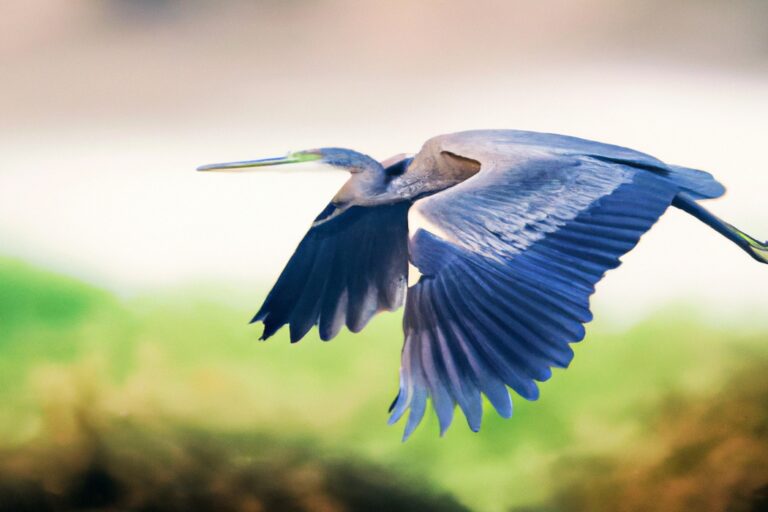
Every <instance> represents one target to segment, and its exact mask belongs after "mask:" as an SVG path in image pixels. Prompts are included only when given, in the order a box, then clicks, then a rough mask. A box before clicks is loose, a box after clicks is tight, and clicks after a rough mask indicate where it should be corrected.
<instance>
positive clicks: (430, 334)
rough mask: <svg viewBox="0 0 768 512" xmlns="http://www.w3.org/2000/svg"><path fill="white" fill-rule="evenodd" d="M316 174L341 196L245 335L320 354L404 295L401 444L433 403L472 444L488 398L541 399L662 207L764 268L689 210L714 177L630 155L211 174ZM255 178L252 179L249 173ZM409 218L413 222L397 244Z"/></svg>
mask: <svg viewBox="0 0 768 512" xmlns="http://www.w3.org/2000/svg"><path fill="white" fill-rule="evenodd" d="M315 159H322V160H323V161H324V162H326V163H328V164H330V165H333V166H336V167H342V168H345V169H347V170H349V171H350V173H351V178H350V180H349V181H348V182H347V183H346V184H345V185H344V187H342V189H341V190H340V191H339V192H338V194H337V195H336V196H335V197H334V199H333V201H332V202H331V204H329V206H328V207H327V208H326V209H325V210H324V211H323V212H322V213H321V214H320V215H319V216H318V217H317V219H316V221H315V224H314V225H313V227H312V229H310V231H309V232H308V233H307V235H306V236H305V238H304V239H303V240H302V241H301V243H300V244H299V246H298V248H297V249H296V252H295V253H294V255H293V256H292V257H291V259H290V260H289V262H288V264H287V265H286V268H285V269H284V270H283V272H282V274H281V275H280V277H279V278H278V280H277V283H276V284H275V286H274V288H273V289H272V291H271V292H270V293H269V295H268V296H267V298H266V300H265V302H264V305H263V306H262V307H261V309H260V310H259V312H258V313H257V314H256V316H255V317H254V321H262V322H263V323H264V333H263V335H262V338H263V339H266V338H268V337H270V336H271V335H272V334H274V333H275V332H276V331H277V330H278V329H279V328H280V327H282V326H283V325H286V324H287V325H289V328H290V335H291V341H298V340H299V339H301V338H302V337H303V336H304V335H305V334H306V333H307V332H308V331H309V330H310V329H311V328H312V327H313V326H315V325H318V326H319V330H320V337H321V338H322V339H324V340H328V339H331V338H332V337H334V336H335V335H336V334H337V333H338V331H339V329H340V328H341V327H342V326H343V325H346V326H347V327H348V328H349V329H350V330H352V331H355V332H356V331H359V330H360V329H362V328H363V326H364V325H365V324H366V323H367V322H368V320H369V319H370V318H371V317H372V316H373V315H374V314H376V313H377V312H378V311H382V310H394V309H396V308H398V307H399V306H400V305H401V304H402V301H403V295H404V293H405V289H406V276H407V272H408V268H407V267H408V261H409V259H410V261H411V263H413V265H415V267H417V268H418V270H419V272H420V273H421V276H420V278H419V279H418V282H417V283H416V284H415V285H413V286H411V287H410V288H409V289H408V293H407V300H406V305H405V314H404V319H403V327H404V331H405V344H404V346H403V351H402V365H401V370H400V390H399V393H398V395H397V397H396V399H395V400H394V402H393V403H392V406H391V408H390V412H391V416H390V422H396V421H398V420H399V419H400V418H401V417H402V416H404V415H405V413H406V412H408V411H409V410H410V412H409V413H408V419H407V422H406V426H405V433H404V437H405V438H407V437H408V436H409V435H411V433H412V432H413V431H414V429H415V428H416V427H417V426H418V424H419V423H420V421H421V420H422V418H423V416H424V414H425V413H426V410H427V404H428V402H431V404H432V406H433V408H434V410H435V412H436V414H437V417H438V420H439V423H440V431H441V433H443V432H445V430H446V429H447V428H448V426H449V425H450V424H451V422H452V421H453V416H454V408H455V406H456V405H458V406H459V408H460V409H461V411H462V412H463V413H464V415H465V417H466V419H467V423H468V424H469V426H470V428H471V429H472V430H478V429H479V428H480V425H481V421H482V414H483V407H482V396H483V395H485V396H486V397H487V398H488V400H489V401H490V402H491V404H492V405H493V407H494V408H495V409H496V411H497V412H498V413H499V414H500V415H501V416H503V417H509V416H511V415H512V407H513V405H512V400H511V397H510V394H509V392H508V389H512V390H514V391H515V393H517V394H518V395H520V396H521V397H523V398H525V399H528V400H535V399H537V398H538V396H539V395H538V393H539V390H538V386H537V382H542V381H546V380H547V379H549V378H550V376H551V375H552V370H551V368H552V367H561V368H564V367H567V366H568V365H569V364H570V362H571V359H572V358H573V350H572V349H571V347H570V343H573V342H578V341H580V340H582V339H583V338H584V335H585V329H584V324H585V323H587V322H589V321H590V320H591V319H592V313H591V312H590V310H589V297H590V296H591V294H592V293H593V292H594V290H595V285H596V283H597V282H598V281H599V280H600V279H601V278H602V277H603V275H604V274H605V272H606V271H608V270H610V269H613V268H616V267H618V266H619V265H620V263H621V262H620V259H619V258H620V257H621V256H622V255H623V254H625V253H627V252H628V251H630V250H632V248H633V247H634V246H635V245H636V244H637V242H638V240H639V239H640V237H641V235H642V234H643V233H645V232H646V231H647V230H648V229H650V227H651V226H652V225H653V224H654V223H655V222H656V221H657V220H658V218H659V217H660V216H661V215H662V214H663V213H664V211H665V210H666V209H667V208H668V207H669V206H670V205H674V206H676V207H678V208H680V209H682V210H683V211H686V212H687V213H689V214H691V215H693V216H694V217H696V218H697V219H699V220H701V221H703V222H704V223H706V224H707V225H709V226H711V227H712V228H714V229H715V230H716V231H718V232H719V233H721V234H723V235H724V236H725V237H726V238H728V239H729V240H731V241H732V242H734V243H736V244H737V245H738V246H739V247H740V248H742V249H743V250H745V251H746V252H748V253H749V254H750V255H751V256H752V257H753V258H755V259H756V260H758V261H761V262H763V263H768V245H766V243H764V242H760V241H758V240H756V239H754V238H752V237H750V236H749V235H747V234H745V233H744V232H742V231H740V230H738V229H736V228H735V227H733V226H732V225H730V224H728V223H726V222H724V221H722V220H720V219H718V218H717V217H715V216H714V215H712V214H711V213H709V212H707V211H706V210H705V209H704V208H702V207H701V206H700V205H699V204H698V203H697V202H696V201H697V200H700V199H708V198H714V197H719V196H720V195H722V194H723V193H724V190H725V189H724V188H723V186H722V185H721V184H720V183H718V182H717V181H716V180H715V179H714V178H713V177H712V175H710V174H708V173H706V172H703V171H698V170H695V169H689V168H685V167H680V166H675V165H668V164H666V163H664V162H662V161H661V160H658V159H657V158H654V157H652V156H650V155H647V154H645V153H641V152H638V151H634V150H632V149H628V148H623V147H619V146H614V145H610V144H603V143H599V142H594V141H589V140H584V139H579V138H576V137H568V136H564V135H556V134H548V133H535V132H524V131H517V130H479V131H471V132H461V133H455V134H448V135H442V136H439V137H435V138H433V139H430V140H429V141H427V142H426V143H425V144H424V147H423V148H422V149H421V151H419V152H418V153H417V154H416V155H414V156H413V157H409V156H405V155H400V156H398V157H396V158H393V159H390V160H388V161H386V162H384V164H380V163H378V162H376V161H375V160H373V159H371V158H370V157H368V156H366V155H363V154H361V153H357V152H354V151H351V150H345V149H341V148H320V149H316V150H308V151H303V152H298V153H291V154H289V155H288V156H287V157H285V158H282V159H268V160H257V161H248V162H236V163H234V164H221V165H219V166H206V167H203V169H204V170H211V169H216V168H221V169H229V168H233V167H234V168H242V167H243V166H245V164H248V165H250V164H253V165H258V166H262V165H266V164H265V162H270V163H289V162H297V161H309V160H315ZM253 162H255V163H253ZM409 209H410V210H411V213H413V214H414V215H417V214H418V215H420V216H421V217H422V218H423V220H424V221H426V224H425V227H424V228H420V229H416V230H415V232H414V233H412V234H411V235H410V239H409V232H408V214H409Z"/></svg>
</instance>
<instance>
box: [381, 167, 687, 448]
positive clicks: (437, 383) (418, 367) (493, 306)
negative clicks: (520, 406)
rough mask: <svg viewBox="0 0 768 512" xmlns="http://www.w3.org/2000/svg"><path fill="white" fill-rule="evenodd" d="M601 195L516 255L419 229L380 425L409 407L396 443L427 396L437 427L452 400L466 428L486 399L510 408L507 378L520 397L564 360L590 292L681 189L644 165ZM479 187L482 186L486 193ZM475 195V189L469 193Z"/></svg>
mask: <svg viewBox="0 0 768 512" xmlns="http://www.w3.org/2000/svg"><path fill="white" fill-rule="evenodd" d="M633 172H634V175H633V176H632V179H631V180H630V181H628V182H626V183H623V184H621V185H619V186H618V187H617V188H615V189H614V190H613V191H611V192H610V193H607V194H606V195H603V196H602V197H600V198H598V199H597V200H595V201H594V202H592V203H591V204H590V205H589V206H588V207H587V208H585V209H583V210H582V211H581V213H579V214H578V215H577V216H575V217H574V218H573V219H571V220H570V221H567V222H565V223H563V224H562V225H561V226H559V228H558V229H556V230H555V231H552V232H549V233H546V234H545V235H544V236H543V237H542V238H540V239H538V240H536V241H534V242H533V243H531V244H530V245H529V246H528V247H527V248H526V249H525V250H524V251H522V252H519V253H517V254H514V255H511V256H509V257H506V258H502V259H495V258H490V257H488V256H487V255H483V254H482V253H479V252H477V251H472V250H470V249H468V248H465V247H460V246H459V245H456V244H454V243H450V242H448V241H445V240H443V239H441V238H439V237H437V236H435V235H433V234H432V233H430V232H428V231H424V230H418V231H417V232H416V233H415V234H414V236H413V238H412V239H411V242H410V250H411V259H412V261H413V263H414V265H416V267H418V268H419V270H420V271H421V273H422V277H421V278H420V280H419V282H418V283H417V284H416V285H414V286H412V287H411V288H410V289H409V290H408V297H407V300H406V307H405V317H404V329H405V333H406V341H405V345H404V347H403V353H402V366H401V370H400V390H399V394H398V396H397V398H396V399H395V401H394V402H393V404H392V406H391V408H390V412H391V416H390V424H391V423H395V422H396V421H398V420H399V419H400V418H401V417H402V416H403V414H404V413H405V412H406V411H407V410H408V409H410V413H409V415H408V420H407V423H406V426H405V432H404V436H403V439H404V440H405V439H407V438H408V437H409V436H410V435H411V433H412V432H413V431H414V429H415V428H416V427H417V426H418V424H419V423H420V421H421V419H422V417H423V416H424V413H425V410H426V404H427V400H428V399H429V400H430V401H431V403H432V406H433V408H434V409H435V412H436V413H437V417H438V420H439V423H440V431H441V435H442V434H443V433H444V432H445V431H446V429H447V428H448V426H449V425H450V424H451V421H452V418H453V410H454V406H455V404H458V405H459V407H460V408H461V410H462V411H463V412H464V414H465V416H466V418H467V422H468V424H469V427H470V428H471V429H472V430H473V431H477V430H478V429H479V428H480V423H481V419H482V409H483V408H482V397H481V395H485V396H486V397H487V398H488V400H489V401H490V403H491V404H492V405H493V406H494V408H495V409H496V410H497V411H498V413H499V414H500V415H501V416H502V417H509V416H510V415H511V414H512V402H511V399H510V396H509V392H508V391H507V386H509V387H510V388H511V389H513V390H514V391H515V392H516V393H517V394H519V395H520V396H522V397H523V398H525V399H528V400H535V399H536V398H537V397H538V387H537V384H536V381H540V382H543V381H546V380H547V379H549V377H550V376H551V369H550V368H551V367H562V368H564V367H567V366H568V365H569V363H570V361H571V359H572V357H573V351H572V349H571V347H570V346H569V343H572V342H578V341H580V340H582V339H583V338H584V334H585V330H584V324H585V323H587V322H589V321H590V320H591V318H592V315H591V313H590V311H589V297H590V296H591V294H592V293H593V292H594V289H595V284H596V283H597V282H598V281H599V280H600V279H601V278H602V277H603V275H604V274H605V272H606V271H607V270H610V269H613V268H615V267H618V266H619V265H620V264H621V262H620V260H619V257H620V256H622V255H623V254H625V253H626V252H628V251H630V250H631V249H632V248H633V247H634V246H635V245H636V244H637V242H638V240H639V239H640V236H641V235H642V234H643V233H645V232H646V231H647V230H648V229H649V228H650V227H651V226H652V225H653V224H654V223H655V222H656V221H657V220H658V218H659V217H660V216H661V215H662V214H663V213H664V211H665V210H666V209H667V207H668V206H669V205H670V203H671V202H672V200H673V198H674V196H675V195H676V194H677V192H678V191H679V190H680V188H679V187H678V186H677V185H675V184H674V183H671V182H670V181H669V180H667V179H664V178H663V177H660V176H658V175H655V174H653V173H650V172H647V171H641V170H638V171H633ZM489 193H490V192H489ZM473 194H475V197H476V199H477V200H478V201H482V200H483V198H482V191H477V190H474V191H473Z"/></svg>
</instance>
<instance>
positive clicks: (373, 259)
mask: <svg viewBox="0 0 768 512" xmlns="http://www.w3.org/2000/svg"><path fill="white" fill-rule="evenodd" d="M409 206H410V203H398V204H392V205H384V206H376V207H360V206H354V207H351V208H349V209H346V210H344V211H340V210H337V209H336V207H335V206H334V205H333V204H329V205H328V207H327V208H326V209H325V210H323V212H322V213H321V214H320V215H319V216H318V217H317V219H316V220H315V223H314V225H313V227H312V228H311V229H310V230H309V232H308V233H307V234H306V236H305V237H304V239H303V240H302V241H301V243H300V244H299V246H298V247H297V248H296V252H294V254H293V256H292V257H291V259H290V260H289V261H288V264H287V265H286V266H285V269H284V270H283V272H282V273H281V274H280V277H279V278H278V280H277V283H276V284H275V286H274V287H273V288H272V291H270V292H269V295H268V296H267V298H266V300H265V301H264V304H263V305H262V306H261V309H259V312H258V313H256V316H255V317H254V318H253V322H258V321H262V322H264V333H263V334H262V336H261V339H267V338H269V337H270V336H272V335H273V334H274V333H275V332H276V331H277V330H278V329H280V327H282V326H283V325H285V324H288V325H289V328H290V334H291V342H296V341H298V340H300V339H301V338H303V337H304V335H305V334H307V332H309V330H310V329H311V328H312V326H314V325H319V326H320V337H321V338H322V339H323V340H330V339H331V338H333V337H334V336H336V334H338V332H339V330H340V329H341V327H342V326H343V325H345V324H346V325H347V327H348V328H349V329H350V330H351V331H353V332H358V331H360V330H361V329H362V328H363V327H365V324H366V323H368V321H369V320H370V319H371V317H373V315H375V314H376V313H377V312H379V311H383V310H389V311H392V310H395V309H397V308H399V307H400V306H401V305H402V303H403V298H404V297H405V289H406V286H407V275H408V274H407V273H408V208H409Z"/></svg>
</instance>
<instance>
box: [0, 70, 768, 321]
mask: <svg viewBox="0 0 768 512" xmlns="http://www.w3.org/2000/svg"><path fill="white" fill-rule="evenodd" d="M564 77H567V79H564ZM309 78H311V77H309ZM281 87H287V88H289V89H290V90H291V91H293V92H294V94H293V95H292V96H291V94H290V93H287V96H288V97H292V98H293V99H294V100H295V101H292V102H289V103H285V102H281V101H270V99H269V95H270V94H277V91H278V90H279V89H280V88H281ZM302 87H303V86H302V84H301V83H296V82H291V83H289V84H283V83H280V82H279V81H273V82H269V81H265V82H264V84H263V87H262V88H261V90H258V91H252V90H249V89H248V88H247V87H246V86H245V84H244V85H243V87H242V88H241V89H240V90H239V89H237V88H230V90H234V91H235V97H234V99H232V100H231V101H230V102H229V103H228V102H226V101H225V102H223V103H222V102H219V103H217V104H216V105H217V108H212V107H207V108H206V107H205V106H203V107H201V108H200V111H199V115H198V117H193V116H189V117H187V118H185V119H182V120H179V121H174V120H169V119H167V118H161V119H160V120H159V121H158V122H157V123H154V124H151V125H150V124H148V123H145V122H141V121H140V120H131V119H130V118H129V117H123V118H121V119H120V120H119V121H115V122H110V123H102V124H99V123H93V122H89V121H88V119H86V120H76V119H74V120H70V119H62V120H57V121H56V122H52V123H51V124H49V125H47V126H44V127H41V128H40V129H38V130H30V129H24V130H19V131H16V130H14V127H12V126H6V127H0V134H2V137H1V138H0V144H1V145H2V147H0V151H1V154H2V163H1V164H0V244H2V253H3V254H6V255H15V256H19V257H22V258H24V259H27V260H31V261H34V262H37V263H41V264H44V265H46V266H49V267H53V268H55V269H58V270H61V271H64V272H67V273H69V274H74V275H76V276H79V277H82V278H85V279H87V280H90V281H92V282H96V283H98V284H100V285H102V286H106V287H108V288H111V289H113V290H116V291H118V292H120V293H127V294H132V293H135V292H141V291H147V290H152V289H156V288H157V287H168V286H177V285H182V284H184V283H189V282H200V281H203V282H213V283H219V284H227V285H229V284H236V285H237V286H243V287H246V286H247V287H251V286H257V285H260V284H267V283H268V282H270V281H272V280H273V279H274V278H275V277H276V276H277V273H278V272H279V271H280V269H281V268H282V265H283V264H284V263H285V261H286V259H287V258H288V256H289V255H290V253H291V251H292V249H293V248H294V247H295V245H296V244H297V242H298V241H299V239H300V238H301V236H302V235H303V233H304V231H305V230H306V228H307V227H308V225H309V223H310V221H311V220H312V219H313V217H314V216H315V215H316V214H317V213H318V212H319V211H320V210H321V209H322V208H323V206H324V205H325V204H326V203H327V201H328V200H329V198H330V197H331V196H332V195H333V193H334V192H335V190H336V189H337V188H338V187H339V186H340V185H341V183H343V181H344V180H345V179H346V176H345V175H344V174H343V173H338V174H337V173H323V172H313V170H317V169H316V168H313V167H311V166H308V167H307V168H306V171H305V172H300V173H281V172H278V171H273V172H266V173H262V174H259V173H251V174H246V175H234V174H224V175H210V174H209V175H205V174H198V173H195V172H194V168H195V166H197V165H199V164H202V163H208V162H211V161H225V160H231V159H244V158H255V157H259V156H270V155H275V154H282V153H283V152H284V151H286V150H288V149H302V148H305V147H316V146H320V145H339V146H347V147H351V148H354V149H357V150H361V151H364V152H369V153H370V154H372V155H373V156H375V157H379V158H384V157H387V156H389V155H391V154H394V153H399V152H409V151H417V150H418V149H419V147H420V145H421V143H422V142H423V141H424V140H425V139H426V138H428V137H430V136H432V135H436V134H438V133H445V132H450V131H457V130H463V129H471V128H518V129H533V130H540V131H552V132H560V133H567V134H572V135H578V136H583V137H588V138H595V139H598V140H603V141H606V142H612V143H617V144H621V145H625V146H629V147H633V148H635V149H639V150H641V151H645V152H648V153H650V154H653V155H655V156H657V157H659V158H661V159H663V160H666V161H669V162H673V163H677V164H681V165H686V166H691V167H698V168H701V169H705V170H708V171H710V172H712V173H714V174H715V175H716V176H717V177H718V178H719V179H720V180H721V181H722V182H723V183H724V184H725V185H726V187H727V188H728V194H727V195H726V196H725V197H724V198H722V199H720V200H717V201H714V202H710V203H709V204H708V207H710V208H711V209H712V210H713V211H714V212H715V213H716V214H718V215H719V216H721V217H723V218H725V219H727V220H729V221H730V222H732V223H733V224H735V225H737V226H739V227H740V228H742V229H744V230H745V231H747V232H748V233H750V234H753V235H754V236H756V237H757V238H762V239H765V238H768V212H767V211H766V206H765V205H766V197H767V196H766V193H768V172H766V171H768V169H767V168H766V165H768V164H766V159H765V150H766V147H767V146H766V144H768V143H767V142H766V140H767V139H766V135H768V129H767V128H766V119H768V77H765V76H754V77H750V76H744V75H742V76H738V77H732V76H729V75H727V74H724V73H723V74H718V73H705V72H701V71H698V72H693V71H689V72H682V71H670V70H664V71H662V70H659V69H656V68H648V69H643V68H641V67H637V66H632V67H626V66H625V67H615V66H610V67H600V66H596V67H591V68H584V67H583V66H581V67H579V68H578V69H577V68H575V67H574V68H568V67H560V68H558V69H553V68H542V69H538V70H531V71H530V72H527V73H526V74H525V75H524V76H521V75H500V76H499V77H497V78H496V79H494V80H486V81H483V82H482V83H478V82H475V81H473V80H471V78H470V77H463V78H459V79H457V80H456V81H454V82H451V83H445V84H441V86H440V87H436V84H435V83H433V82H430V81H414V82H409V83H408V84H407V87H405V86H404V85H403V83H402V82H401V81H394V80H388V81H381V82H370V81H368V80H362V79H361V80H360V82H358V83H356V82H355V81H354V79H351V80H350V82H348V83H347V84H346V87H347V89H346V92H345V94H338V93H336V94H334V88H335V87H336V85H335V84H334V82H333V81H331V80H325V81H324V80H323V77H318V79H317V80H315V81H312V82H311V83H310V82H307V84H305V87H306V90H304V89H303V88H302ZM291 88H293V89H291ZM297 91H298V92H297ZM282 92H283V93H284V95H286V93H285V91H282ZM238 101H240V102H241V103H240V105H241V108H238V109H235V108H234V107H233V106H234V105H238ZM249 101H250V102H251V103H249ZM228 105H229V106H230V107H232V108H231V109H228V110H227V109H226V108H227V106H228ZM222 108H224V109H225V110H222ZM624 261H625V265H623V266H622V267H620V268H619V269H618V270H616V271H613V272H611V273H610V274H609V275H608V277H607V279H606V280H605V281H604V282H603V283H602V284H601V285H600V287H599V289H598V292H599V293H598V294H597V296H596V299H595V301H596V302H595V303H596V305H597V308H599V309H601V310H605V311H606V312H609V313H610V316H611V317H613V318H616V319H617V320H619V321H622V320H625V319H631V318H635V317H636V316H637V315H639V314H642V313H644V312H647V311H649V310H654V309H656V308H658V307H659V306H660V305H663V304H666V303H668V302H669V301H670V300H676V299H680V298H682V299H686V298H692V299H695V300H696V301H698V302H699V303H700V304H702V305H703V306H704V307H706V308H708V309H709V310H711V311H717V312H720V313H724V314H725V315H733V314H736V315H737V316H741V315H744V314H745V313H750V314H752V315H755V316H758V317H760V318H764V317H768V267H766V266H761V265H759V264H757V263H756V262H754V261H752V260H751V259H750V258H749V257H748V256H747V255H746V254H744V253H742V252H741V251H739V250H738V249H736V248H735V246H733V245H732V244H730V243H729V242H727V241H726V240H725V239H723V238H721V237H720V236H719V235H717V234H716V233H714V232H712V231H710V230H709V229H707V228H705V227H704V226H703V225H699V224H698V222H697V221H695V220H694V219H692V218H688V217H687V216H685V215H684V214H682V213H680V212H678V211H670V213H668V214H667V215H666V216H665V217H664V218H663V219H662V221H661V222H660V223H659V224H658V225H657V226H656V227H654V229H653V230H652V231H651V232H650V233H649V234H648V235H646V236H645V237H644V238H643V240H642V241H641V243H640V245H639V246H638V248H637V249H636V250H635V251H634V252H633V253H631V254H630V255H628V256H626V257H625V258H624Z"/></svg>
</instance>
